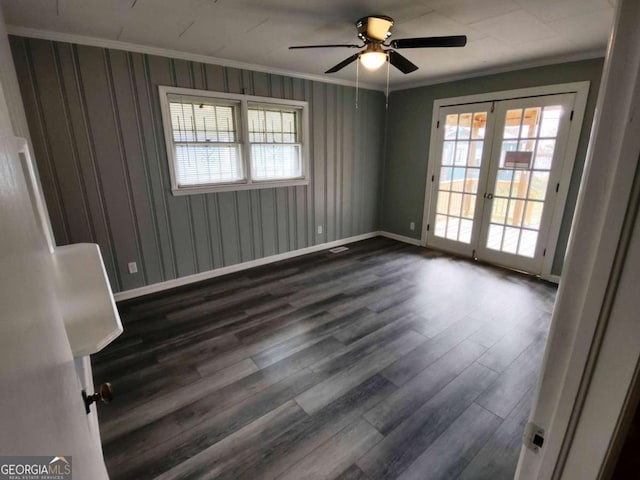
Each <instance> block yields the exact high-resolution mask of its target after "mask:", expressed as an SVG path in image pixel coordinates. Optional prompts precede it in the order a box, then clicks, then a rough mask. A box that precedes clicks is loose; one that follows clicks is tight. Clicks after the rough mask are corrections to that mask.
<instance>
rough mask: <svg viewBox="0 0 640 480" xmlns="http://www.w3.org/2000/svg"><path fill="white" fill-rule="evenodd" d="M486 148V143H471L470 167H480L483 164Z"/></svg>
mask: <svg viewBox="0 0 640 480" xmlns="http://www.w3.org/2000/svg"><path fill="white" fill-rule="evenodd" d="M483 146H484V142H480V141H477V142H471V146H470V150H469V166H470V167H479V166H480V163H482V148H483Z"/></svg>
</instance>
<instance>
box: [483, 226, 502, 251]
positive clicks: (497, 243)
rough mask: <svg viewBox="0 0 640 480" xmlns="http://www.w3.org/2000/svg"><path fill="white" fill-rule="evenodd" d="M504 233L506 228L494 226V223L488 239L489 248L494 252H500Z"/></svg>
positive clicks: (490, 227) (490, 228)
mask: <svg viewBox="0 0 640 480" xmlns="http://www.w3.org/2000/svg"><path fill="white" fill-rule="evenodd" d="M503 231H504V227H503V226H502V225H494V224H493V223H492V224H491V225H490V226H489V236H488V237H487V247H488V248H490V249H492V250H500V247H501V246H502V234H503Z"/></svg>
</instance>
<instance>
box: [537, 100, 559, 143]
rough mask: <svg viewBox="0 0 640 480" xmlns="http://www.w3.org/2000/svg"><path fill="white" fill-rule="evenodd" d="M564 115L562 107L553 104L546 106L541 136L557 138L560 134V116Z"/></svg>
mask: <svg viewBox="0 0 640 480" xmlns="http://www.w3.org/2000/svg"><path fill="white" fill-rule="evenodd" d="M561 115H562V107H561V106H560V105H553V106H551V107H544V113H543V114H542V125H541V127H540V136H541V137H551V138H555V137H556V136H557V135H558V126H559V125H560V116H561Z"/></svg>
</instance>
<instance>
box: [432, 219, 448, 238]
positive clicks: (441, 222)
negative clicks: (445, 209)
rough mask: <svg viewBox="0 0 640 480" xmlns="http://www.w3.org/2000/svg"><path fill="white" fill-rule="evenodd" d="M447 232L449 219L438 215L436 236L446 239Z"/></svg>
mask: <svg viewBox="0 0 640 480" xmlns="http://www.w3.org/2000/svg"><path fill="white" fill-rule="evenodd" d="M446 230H447V217H445V216H444V215H436V231H435V234H436V235H437V236H438V237H444V232H445V231H446Z"/></svg>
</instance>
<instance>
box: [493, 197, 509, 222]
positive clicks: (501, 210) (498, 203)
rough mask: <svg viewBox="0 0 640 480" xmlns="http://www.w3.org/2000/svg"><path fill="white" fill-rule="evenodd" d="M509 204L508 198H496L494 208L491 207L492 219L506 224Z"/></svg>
mask: <svg viewBox="0 0 640 480" xmlns="http://www.w3.org/2000/svg"><path fill="white" fill-rule="evenodd" d="M508 205H509V200H507V199H506V198H494V199H493V208H492V209H491V221H492V222H495V223H502V224H504V223H505V219H506V217H507V206H508Z"/></svg>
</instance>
